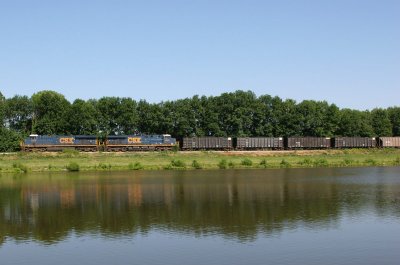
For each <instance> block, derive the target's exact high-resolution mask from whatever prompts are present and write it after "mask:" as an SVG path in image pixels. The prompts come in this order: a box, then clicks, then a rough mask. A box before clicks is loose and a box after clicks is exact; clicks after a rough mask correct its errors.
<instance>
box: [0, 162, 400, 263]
mask: <svg viewBox="0 0 400 265" xmlns="http://www.w3.org/2000/svg"><path fill="white" fill-rule="evenodd" d="M399 261H400V168H399V167H391V168H389V167H388V168H350V169H285V170H218V171H171V172H170V171H168V172H122V173H121V172H118V173H107V172H105V173H79V174H42V175H33V174H31V175H27V176H24V175H19V176H9V175H2V176H0V264H2V265H8V264H44V265H46V264H52V265H53V264H57V265H61V264H94V265H102V264H107V265H118V264H163V265H166V264H182V265H183V264H185V265H190V264H207V265H210V264H216V265H217V264H218V265H223V264H229V265H234V264H263V265H264V264H296V265H297V264H363V265H364V264H399Z"/></svg>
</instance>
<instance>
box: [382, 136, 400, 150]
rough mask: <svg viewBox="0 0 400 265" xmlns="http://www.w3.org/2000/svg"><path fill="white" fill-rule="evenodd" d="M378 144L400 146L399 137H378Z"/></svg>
mask: <svg viewBox="0 0 400 265" xmlns="http://www.w3.org/2000/svg"><path fill="white" fill-rule="evenodd" d="M378 146H379V147H394V148H400V137H379V138H378Z"/></svg>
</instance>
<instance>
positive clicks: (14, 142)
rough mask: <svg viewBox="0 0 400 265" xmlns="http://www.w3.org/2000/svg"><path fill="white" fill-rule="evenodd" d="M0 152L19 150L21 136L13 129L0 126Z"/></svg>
mask: <svg viewBox="0 0 400 265" xmlns="http://www.w3.org/2000/svg"><path fill="white" fill-rule="evenodd" d="M0 139H1V140H0V152H14V151H18V150H19V144H20V140H21V137H20V136H19V135H18V133H17V132H15V131H14V130H10V129H7V128H4V127H1V128H0Z"/></svg>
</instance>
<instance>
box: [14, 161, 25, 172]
mask: <svg viewBox="0 0 400 265" xmlns="http://www.w3.org/2000/svg"><path fill="white" fill-rule="evenodd" d="M13 168H14V170H15V171H16V172H18V173H26V172H28V167H27V166H25V165H22V164H21V163H13Z"/></svg>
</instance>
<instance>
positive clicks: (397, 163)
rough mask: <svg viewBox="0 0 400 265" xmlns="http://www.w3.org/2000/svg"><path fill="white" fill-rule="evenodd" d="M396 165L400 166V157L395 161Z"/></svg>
mask: <svg viewBox="0 0 400 265" xmlns="http://www.w3.org/2000/svg"><path fill="white" fill-rule="evenodd" d="M394 164H395V165H400V156H398V157H397V158H396V159H395V160H394Z"/></svg>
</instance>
